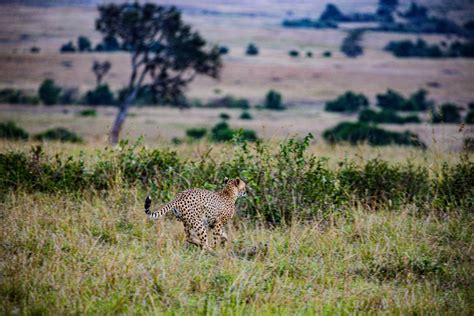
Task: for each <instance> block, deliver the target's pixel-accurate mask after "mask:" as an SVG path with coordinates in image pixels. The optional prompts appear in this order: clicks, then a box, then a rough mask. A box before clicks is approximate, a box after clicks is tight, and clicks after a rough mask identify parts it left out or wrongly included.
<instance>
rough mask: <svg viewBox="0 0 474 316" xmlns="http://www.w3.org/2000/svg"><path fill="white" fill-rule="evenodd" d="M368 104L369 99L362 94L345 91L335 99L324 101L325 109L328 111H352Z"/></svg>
mask: <svg viewBox="0 0 474 316" xmlns="http://www.w3.org/2000/svg"><path fill="white" fill-rule="evenodd" d="M368 106H369V99H367V97H366V96H365V95H363V94H357V93H354V92H352V91H347V92H346V93H344V94H343V95H341V96H339V97H337V98H336V99H335V100H332V101H328V102H326V107H325V110H326V111H329V112H349V113H354V112H357V111H359V109H361V108H365V107H368Z"/></svg>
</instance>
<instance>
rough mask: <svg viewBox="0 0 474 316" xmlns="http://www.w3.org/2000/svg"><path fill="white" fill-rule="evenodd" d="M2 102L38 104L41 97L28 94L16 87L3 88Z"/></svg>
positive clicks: (0, 95) (0, 93)
mask: <svg viewBox="0 0 474 316" xmlns="http://www.w3.org/2000/svg"><path fill="white" fill-rule="evenodd" d="M0 102H1V103H10V104H38V103H39V99H38V97H36V96H28V95H25V94H24V93H23V91H21V90H16V89H10V88H7V89H1V90H0Z"/></svg>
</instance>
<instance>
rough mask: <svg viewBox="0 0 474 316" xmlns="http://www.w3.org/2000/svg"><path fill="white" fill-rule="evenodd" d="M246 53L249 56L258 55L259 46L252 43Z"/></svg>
mask: <svg viewBox="0 0 474 316" xmlns="http://www.w3.org/2000/svg"><path fill="white" fill-rule="evenodd" d="M245 53H246V54H247V55H249V56H256V55H258V47H257V46H256V45H255V44H254V43H250V44H249V45H248V46H247V50H246V51H245Z"/></svg>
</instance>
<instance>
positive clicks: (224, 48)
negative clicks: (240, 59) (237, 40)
mask: <svg viewBox="0 0 474 316" xmlns="http://www.w3.org/2000/svg"><path fill="white" fill-rule="evenodd" d="M228 53H229V48H228V47H227V46H220V47H219V54H221V55H227V54H228Z"/></svg>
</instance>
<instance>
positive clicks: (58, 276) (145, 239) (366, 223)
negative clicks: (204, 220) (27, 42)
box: [0, 143, 474, 315]
mask: <svg viewBox="0 0 474 316" xmlns="http://www.w3.org/2000/svg"><path fill="white" fill-rule="evenodd" d="M30 145H36V144H33V143H27V144H21V143H20V144H18V143H16V144H14V143H3V144H2V152H4V153H6V148H9V149H10V150H15V151H23V150H26V149H27V148H28V147H29V146H30ZM79 146H80V147H79ZM197 146H204V145H203V144H200V145H197ZM188 147H189V146H188ZM45 148H46V154H47V155H48V156H50V157H54V154H55V153H60V156H59V157H66V156H69V155H72V159H74V160H77V159H81V160H85V162H86V166H89V165H91V164H96V163H98V160H100V159H110V158H107V156H102V155H98V154H97V152H96V148H94V147H92V148H91V147H89V146H84V145H61V144H49V145H46V147H45ZM221 149H225V150H232V147H231V146H227V147H221ZM78 150H83V151H85V152H86V154H82V156H78V155H79V153H77V151H78ZM188 150H189V148H188ZM201 150H204V151H205V150H206V149H205V148H201ZM320 150H321V149H320ZM338 150H341V148H339V149H338ZM346 150H347V148H346ZM351 150H352V151H353V153H354V156H353V157H357V152H356V150H355V149H351ZM358 150H359V154H360V155H362V156H365V157H367V156H371V155H377V152H375V151H374V150H373V149H370V148H369V147H360V148H359V149H358ZM391 150H393V151H395V150H397V148H386V149H385V151H386V153H387V154H389V153H390V151H391ZM333 151H335V152H333ZM119 152H120V151H119ZM320 154H322V153H320ZM403 154H404V156H405V157H409V156H410V153H409V152H407V151H405V152H404V153H403ZM124 155H125V157H129V156H128V154H127V153H124ZM182 155H184V157H187V159H191V160H195V161H201V160H203V159H205V161H207V162H206V163H210V164H211V165H212V164H213V162H212V161H216V162H217V163H218V164H221V166H222V167H225V166H226V165H227V164H226V163H225V162H226V161H228V159H229V158H228V157H229V154H223V153H222V152H221V153H218V154H214V155H212V156H206V155H205V154H201V155H200V156H199V157H200V158H197V157H196V156H193V155H192V154H191V155H189V153H187V154H186V153H184V152H183V153H181V154H180V155H179V157H183V156H182ZM323 155H324V156H327V157H337V155H338V152H337V149H334V148H326V150H325V153H324V154H323ZM387 156H389V155H387ZM414 156H415V157H417V159H419V160H416V161H418V163H420V165H427V166H429V169H430V170H432V172H436V170H439V169H440V168H442V166H443V162H442V161H441V160H439V159H438V158H439V157H434V156H428V157H425V158H423V155H422V154H417V153H415V155H414ZM79 157H82V158H79ZM205 157H207V158H205ZM230 157H232V155H230ZM444 158H450V157H449V156H444ZM458 158H459V157H458ZM42 159H46V158H42ZM127 159H133V160H134V161H136V163H137V164H141V163H142V162H140V161H138V160H135V158H133V156H130V158H127ZM180 159H181V158H180ZM187 159H186V160H183V161H186V164H188V163H189V162H188V160H187ZM360 159H361V160H360V161H359V163H360V164H362V165H363V164H365V161H364V159H363V158H360ZM451 159H452V160H449V159H448V160H445V162H446V163H448V165H450V166H454V165H455V164H457V163H458V162H457V158H456V157H451ZM464 159H466V158H464ZM231 160H232V159H231ZM293 160H294V159H290V161H288V163H289V164H293ZM51 161H54V159H53V160H51ZM111 161H112V160H111ZM416 161H415V162H416ZM228 163H229V165H231V164H233V162H231V161H230V160H229V161H228ZM248 163H250V164H248ZM254 163H258V164H260V163H261V162H257V160H256V161H255V162H251V161H247V160H246V161H245V164H246V166H247V167H245V168H252V165H253V164H254ZM339 163H342V165H345V164H347V163H348V162H347V161H346V162H343V161H342V160H340V159H338V158H336V159H335V161H334V163H333V164H330V166H332V167H331V168H333V169H336V168H339V167H340V166H341V165H340V164H339ZM393 163H395V161H394V162H393ZM247 164H248V165H247ZM295 166H296V165H295ZM189 167H191V165H189ZM196 167H197V168H202V173H206V174H207V173H209V170H208V168H207V167H205V166H204V165H203V166H202V167H198V166H196ZM196 167H194V168H196ZM12 168H13V166H12ZM163 168H164V169H163V171H165V170H168V169H167V168H166V167H163ZM219 168H220V167H219ZM267 168H268V167H265V169H264V170H263V171H264V172H265V173H266V172H270V173H275V174H278V172H279V171H278V170H272V171H270V170H267ZM278 168H281V167H278ZM304 168H306V167H304ZM45 170H46V169H45ZM57 170H58V172H60V173H63V172H64V174H65V175H67V174H69V172H74V169H69V167H67V168H66V166H65V165H64V166H63V167H60V168H59V169H57ZM67 170H70V171H67ZM178 170H179V169H178ZM184 170H186V169H184ZM184 170H183V172H184ZM197 170H198V169H196V171H197ZM265 170H267V171H265ZM291 170H293V169H291ZM468 170H471V171H470V172H471V174H464V176H465V177H466V179H471V180H466V181H472V168H471V169H468ZM2 172H3V171H2ZM219 172H222V170H220V171H219ZM242 172H243V173H245V174H247V171H245V170H244V169H242ZM288 172H291V171H290V170H288ZM3 174H4V175H5V173H3ZM40 174H41V172H40ZM390 174H391V173H387V175H386V176H387V177H389V176H390ZM210 175H211V176H210V177H209V179H204V181H205V183H206V186H208V185H211V186H212V187H219V186H220V185H219V184H218V183H216V181H218V180H212V179H213V178H215V177H216V175H217V174H214V173H213V172H212V171H211V174H210ZM123 176H124V174H123V173H121V172H119V173H118V174H117V176H113V175H111V177H112V178H111V184H110V185H111V186H110V187H109V188H108V189H107V191H96V190H95V189H93V188H92V187H86V188H85V189H81V190H79V191H76V188H73V189H72V190H73V191H69V193H68V192H67V191H66V192H65V191H63V190H62V189H60V188H61V186H60V185H59V184H58V186H57V188H58V191H55V189H53V191H45V192H38V191H36V190H37V189H35V187H32V189H27V188H26V186H23V185H22V183H16V184H15V187H16V189H12V190H7V191H6V192H7V193H6V194H4V195H3V196H2V201H1V204H0V210H1V213H0V215H1V217H2V221H1V223H0V234H1V247H0V258H2V259H1V260H0V270H1V273H2V279H1V282H0V297H1V301H2V304H1V305H0V312H1V313H2V314H9V313H20V314H33V313H34V314H39V313H41V314H54V313H60V314H64V313H66V314H71V313H86V314H111V313H123V314H169V315H172V314H189V313H193V314H202V315H216V314H227V315H244V314H302V315H303V314H304V315H306V314H313V313H317V314H352V313H357V312H359V313H389V314H400V313H401V314H456V315H468V314H470V313H471V312H472V308H473V306H474V305H473V304H474V297H473V294H472V293H474V292H473V290H474V289H473V287H472V284H473V273H474V271H473V265H472V258H473V256H474V253H473V249H474V248H473V246H474V244H473V240H474V238H473V237H474V236H473V231H474V230H473V229H474V221H473V217H472V215H473V214H472V209H471V210H469V209H465V208H462V207H461V208H451V209H450V210H449V211H440V210H437V209H435V208H430V207H428V208H427V207H426V205H425V206H423V204H419V203H417V202H412V203H410V202H405V203H402V204H401V205H400V206H393V205H392V206H390V203H389V204H386V206H383V205H382V204H380V205H379V206H377V205H374V204H373V203H371V204H365V202H363V201H364V200H363V199H355V200H354V203H353V204H351V205H352V206H348V208H346V207H345V208H344V209H345V211H343V212H341V211H337V210H336V209H334V208H332V207H331V208H330V209H327V210H324V209H322V210H321V211H322V213H321V214H323V216H317V217H314V218H312V219H309V220H308V219H306V220H303V217H300V216H299V215H298V214H306V213H307V212H308V211H309V210H307V209H305V208H304V207H298V206H294V205H293V206H291V205H290V204H288V206H287V207H288V209H291V210H292V212H294V216H293V217H292V220H291V222H289V223H287V224H284V225H277V226H273V227H272V226H271V225H268V224H267V223H266V222H265V221H263V220H258V219H257V218H251V217H248V209H249V207H251V205H252V203H253V202H252V200H255V199H259V198H269V197H270V196H271V197H272V198H273V200H274V201H278V198H279V197H278V195H282V196H283V195H284V194H286V193H285V192H283V191H282V192H280V194H276V193H275V192H273V193H271V194H270V193H268V194H270V195H269V196H261V197H258V196H255V195H254V194H252V195H250V197H248V198H246V200H242V201H241V202H240V203H239V204H238V209H239V211H238V214H237V216H236V217H235V218H234V221H233V222H232V223H231V224H230V225H228V227H227V231H228V233H229V235H230V243H228V244H227V245H225V246H224V247H220V248H218V249H216V250H215V251H214V252H211V253H208V252H201V251H200V250H198V249H197V248H195V247H194V246H190V245H187V244H186V243H185V236H184V232H183V229H182V227H181V224H179V222H176V221H175V220H174V219H168V218H165V219H162V220H160V221H158V222H151V221H149V220H147V218H146V216H144V214H143V210H142V204H143V198H144V195H145V193H146V191H147V190H150V187H148V186H142V185H140V184H139V183H135V182H134V180H133V179H132V181H133V182H130V183H129V182H123V180H120V179H121V177H123ZM196 176H198V177H200V175H199V174H198V173H196ZM248 176H249V175H248ZM159 177H160V179H161V180H156V183H157V184H158V185H159V186H160V187H163V186H164V187H167V188H168V189H166V190H167V191H166V192H158V193H159V196H161V197H165V196H172V195H173V194H174V192H175V190H176V189H177V188H178V186H176V185H175V184H173V183H177V182H176V181H177V180H179V181H181V178H179V179H172V178H168V176H166V177H165V178H161V176H159ZM174 177H176V176H174ZM292 177H294V176H292ZM390 177H392V176H390ZM383 178H384V177H382V178H381V179H383ZM386 179H392V178H386ZM394 179H395V178H394ZM281 180H282V179H280V178H275V179H274V180H273V181H272V182H278V181H281ZM440 180H441V179H440ZM32 181H33V182H35V181H40V182H41V181H43V180H41V179H39V178H37V180H35V179H32ZM57 181H59V182H61V181H62V180H60V178H57ZM183 181H184V180H183ZM190 181H192V180H190ZM249 181H250V180H249ZM294 181H295V183H296V182H299V181H301V179H300V178H294ZM385 181H386V180H385ZM402 181H403V180H402ZM134 183H135V184H134ZM184 183H186V181H184V182H183V184H184ZM249 183H253V182H252V181H250V182H249ZM468 183H470V182H466V183H465V185H468ZM38 184H39V183H38ZM471 184H472V183H471ZM18 185H19V186H18ZM77 185H78V186H79V185H80V184H79V182H78V183H77ZM386 185H388V186H390V185H389V184H388V183H386ZM419 185H422V184H421V183H420V184H419ZM43 186H44V184H43ZM415 187H416V185H415ZM37 188H38V189H39V187H37ZM268 189H270V188H268ZM372 189H373V188H372ZM385 189H387V190H388V187H384V188H382V187H379V188H376V190H381V191H383V190H385ZM453 189H454V188H453ZM249 190H250V191H251V192H257V191H258V190H257V188H255V187H251V188H249ZM263 190H264V191H265V190H267V188H263ZM324 190H326V189H324V186H323V191H324ZM457 190H459V188H458V189H457ZM3 192H5V191H3ZM268 192H270V191H268ZM387 192H388V191H387ZM362 194H364V193H362ZM280 198H282V197H280ZM321 198H323V199H325V198H324V194H323V195H321ZM464 198H466V197H464ZM467 198H468V197H467ZM159 200H160V203H162V202H163V201H164V200H163V198H161V199H159ZM313 202H314V204H318V203H319V202H320V201H317V200H315V201H313ZM272 203H274V202H272ZM329 203H333V202H332V201H331V202H329ZM455 203H456V202H455ZM471 203H472V202H471ZM263 204H265V203H263ZM263 204H262V205H263ZM302 205H308V206H310V207H311V208H312V207H313V206H312V203H309V204H302ZM468 205H469V204H468ZM276 211H277V210H276V209H275V212H276ZM256 219H257V220H256Z"/></svg>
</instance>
